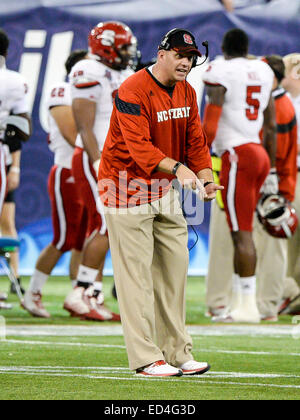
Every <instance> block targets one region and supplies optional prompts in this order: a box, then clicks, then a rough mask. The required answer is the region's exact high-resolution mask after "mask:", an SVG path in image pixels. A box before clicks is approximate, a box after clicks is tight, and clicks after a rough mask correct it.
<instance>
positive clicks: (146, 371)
mask: <svg viewBox="0 0 300 420" xmlns="http://www.w3.org/2000/svg"><path fill="white" fill-rule="evenodd" d="M136 375H138V376H154V377H161V378H165V377H167V376H182V371H181V370H180V369H178V368H175V367H173V366H171V365H169V364H168V363H166V362H165V361H164V360H158V361H157V362H154V363H152V364H151V365H149V366H146V367H143V368H140V369H137V370H136Z"/></svg>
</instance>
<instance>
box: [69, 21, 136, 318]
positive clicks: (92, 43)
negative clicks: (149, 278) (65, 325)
mask: <svg viewBox="0 0 300 420" xmlns="http://www.w3.org/2000/svg"><path fill="white" fill-rule="evenodd" d="M136 46H137V40H136V38H135V37H134V35H133V34H132V32H131V30H130V28H129V27H128V26H126V25H125V24H123V23H120V22H102V23H99V24H98V25H97V26H96V27H95V28H93V29H92V31H91V33H90V35H89V54H90V57H89V59H87V60H83V61H81V62H79V63H77V65H76V66H74V68H73V69H72V72H71V85H72V99H73V103H72V107H73V112H74V116H75V121H76V124H77V129H78V133H79V134H78V136H77V139H76V148H75V152H74V155H73V161H72V171H73V175H74V178H75V181H76V184H77V186H78V191H79V194H80V199H81V201H82V203H83V204H84V205H85V208H86V211H87V215H88V231H87V233H88V236H89V240H88V241H87V243H86V245H85V247H84V250H83V258H82V263H81V265H80V267H79V271H78V276H77V280H78V283H77V286H78V287H77V288H75V289H74V290H73V291H72V292H71V293H70V295H69V296H68V297H67V299H66V302H65V309H67V310H68V311H69V312H70V313H72V314H78V315H80V314H82V313H84V312H86V310H87V308H86V305H84V303H83V300H82V295H83V294H84V293H85V291H87V290H88V291H89V293H94V296H95V297H97V298H98V310H100V307H101V308H102V314H103V316H104V317H105V318H106V319H107V320H120V316H119V315H118V314H114V313H112V312H111V311H109V310H108V309H106V308H105V307H104V306H103V299H104V298H103V293H102V270H103V266H104V261H105V256H106V253H107V250H108V236H107V227H106V222H105V218H104V212H103V206H102V203H101V201H100V198H99V194H98V188H97V174H98V167H99V164H100V158H101V152H102V149H103V146H104V141H105V138H106V135H107V132H108V128H109V122H110V116H111V113H112V109H113V101H114V98H115V95H116V93H117V90H118V88H119V86H120V84H121V83H122V82H123V81H124V80H125V79H126V78H127V77H128V76H129V75H131V74H133V70H132V69H131V64H132V60H133V59H135V57H136ZM96 280H97V281H96ZM101 305H102V306H101Z"/></svg>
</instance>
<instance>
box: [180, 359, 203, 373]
mask: <svg viewBox="0 0 300 420" xmlns="http://www.w3.org/2000/svg"><path fill="white" fill-rule="evenodd" d="M180 369H181V370H182V373H183V374H184V375H202V374H203V373H205V372H208V371H209V369H210V366H209V364H208V363H206V362H196V360H189V361H188V362H185V363H183V365H181V366H180Z"/></svg>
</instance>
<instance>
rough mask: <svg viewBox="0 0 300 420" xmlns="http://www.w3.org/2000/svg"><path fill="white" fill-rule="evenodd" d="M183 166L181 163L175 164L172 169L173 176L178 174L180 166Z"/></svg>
mask: <svg viewBox="0 0 300 420" xmlns="http://www.w3.org/2000/svg"><path fill="white" fill-rule="evenodd" d="M181 165H182V163H181V162H177V163H175V165H174V168H173V169H172V174H173V175H176V172H177V170H178V168H179V166H181Z"/></svg>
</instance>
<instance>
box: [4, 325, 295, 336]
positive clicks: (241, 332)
mask: <svg viewBox="0 0 300 420" xmlns="http://www.w3.org/2000/svg"><path fill="white" fill-rule="evenodd" d="M295 328H297V327H296V326H295V325H292V324H291V325H210V326H198V325H191V326H188V327H187V329H188V332H189V333H190V334H191V335H193V336H194V335H198V336H253V337H259V336H261V337H273V338H275V337H292V336H293V333H294V332H295ZM6 335H7V336H8V337H9V336H14V337H17V336H19V337H24V336H25V337H26V336H56V337H57V336H65V337H67V336H73V337H74V336H77V337H79V336H95V337H99V336H119V335H123V330H122V326H121V325H120V324H118V325H99V326H95V325H91V326H75V325H74V326H71V325H16V326H10V325H8V326H7V329H6Z"/></svg>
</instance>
